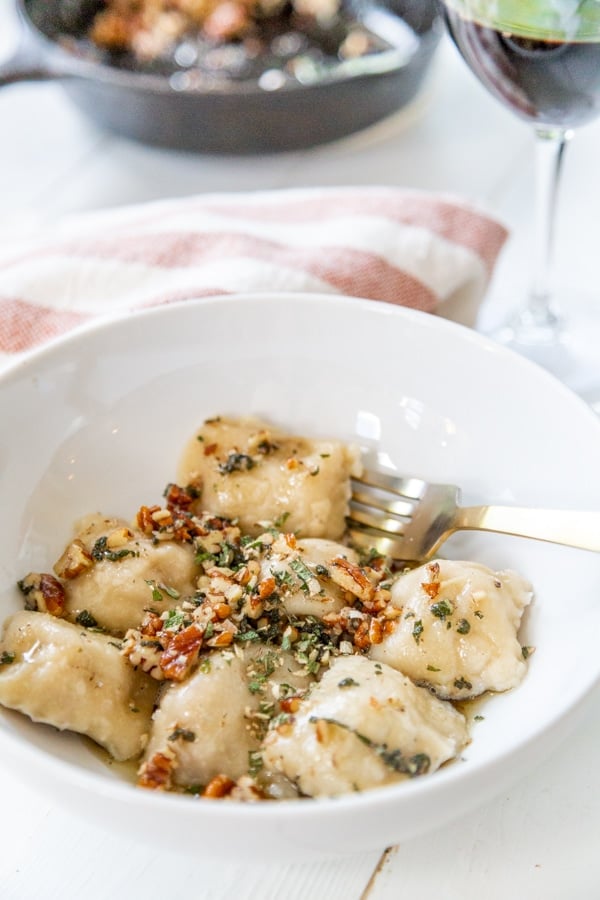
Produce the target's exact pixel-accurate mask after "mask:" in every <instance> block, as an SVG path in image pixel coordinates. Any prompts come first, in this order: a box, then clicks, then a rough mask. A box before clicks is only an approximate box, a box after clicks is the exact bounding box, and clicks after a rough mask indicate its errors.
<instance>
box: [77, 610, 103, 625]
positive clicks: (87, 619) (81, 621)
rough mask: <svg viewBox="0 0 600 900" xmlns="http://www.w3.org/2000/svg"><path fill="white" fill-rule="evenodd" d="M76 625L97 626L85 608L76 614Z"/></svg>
mask: <svg viewBox="0 0 600 900" xmlns="http://www.w3.org/2000/svg"><path fill="white" fill-rule="evenodd" d="M75 621H76V622H77V624H78V625H83V627H84V628H97V627H98V622H97V620H96V619H95V618H94V616H93V615H92V614H91V612H88V611H87V609H82V610H81V612H80V613H78V614H77V618H76V619H75Z"/></svg>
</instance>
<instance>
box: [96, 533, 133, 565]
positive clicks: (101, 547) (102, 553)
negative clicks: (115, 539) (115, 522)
mask: <svg viewBox="0 0 600 900" xmlns="http://www.w3.org/2000/svg"><path fill="white" fill-rule="evenodd" d="M107 542H108V538H107V537H106V535H104V536H103V537H100V538H98V540H97V541H96V543H95V544H94V546H93V547H92V559H95V560H96V562H101V561H102V560H103V559H108V560H110V562H118V560H120V559H124V558H125V557H126V556H139V555H140V554H139V552H138V551H137V550H130V549H129V548H128V547H122V548H121V550H111V549H110V548H109V547H108V546H107Z"/></svg>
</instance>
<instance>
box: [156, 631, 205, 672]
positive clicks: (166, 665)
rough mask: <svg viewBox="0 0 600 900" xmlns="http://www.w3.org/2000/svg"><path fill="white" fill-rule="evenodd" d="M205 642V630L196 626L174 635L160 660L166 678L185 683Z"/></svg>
mask: <svg viewBox="0 0 600 900" xmlns="http://www.w3.org/2000/svg"><path fill="white" fill-rule="evenodd" d="M203 640H204V628H201V627H200V626H199V625H196V624H192V625H188V626H187V628H184V629H183V630H182V631H179V632H177V634H174V635H173V637H172V638H171V639H170V641H169V643H168V645H167V647H166V649H165V651H164V653H163V654H162V656H161V658H160V667H161V669H162V671H163V674H164V676H165V678H168V679H169V680H171V681H183V679H184V678H185V677H186V676H187V675H188V673H189V672H190V670H191V669H192V668H193V666H195V664H196V662H197V660H198V654H199V653H200V648H201V647H202V641H203Z"/></svg>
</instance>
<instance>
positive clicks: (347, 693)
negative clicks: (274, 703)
mask: <svg viewBox="0 0 600 900" xmlns="http://www.w3.org/2000/svg"><path fill="white" fill-rule="evenodd" d="M467 739H468V738H467V726H466V721H465V718H464V716H463V715H462V714H461V713H459V712H457V711H456V710H455V709H454V707H453V706H451V705H450V704H449V703H444V702H443V701H441V700H438V699H437V698H435V697H433V696H432V695H431V693H430V692H429V691H428V690H426V689H425V688H421V687H417V686H416V685H414V684H413V683H412V682H411V681H410V679H409V678H406V677H405V676H404V675H401V674H400V673H399V672H397V671H395V670H394V669H392V668H390V667H389V666H386V665H382V664H381V663H376V662H373V661H371V660H369V659H366V658H365V657H362V656H349V657H338V658H337V659H335V660H334V661H333V662H332V664H331V666H330V667H329V669H328V670H327V671H326V672H325V673H324V675H323V677H322V679H321V681H320V682H319V683H318V684H317V685H316V686H315V687H314V688H313V689H312V691H311V692H310V694H309V696H308V697H307V699H305V700H303V701H302V702H301V704H300V708H299V710H298V712H297V713H296V714H295V716H294V718H293V720H292V721H291V722H290V723H286V724H283V725H281V726H279V727H278V728H276V729H275V730H273V731H271V732H270V733H269V734H268V735H267V737H266V739H265V742H264V754H263V756H264V760H265V764H266V765H267V766H269V767H271V768H272V769H274V770H275V771H279V772H282V773H283V774H285V775H286V776H287V777H288V778H289V779H290V780H291V781H293V782H295V783H296V784H297V785H298V787H299V788H300V790H301V791H302V793H303V794H306V795H309V796H311V797H320V796H335V795H338V794H344V793H348V792H352V791H357V790H366V789H368V788H374V787H379V786H382V785H385V784H391V783H393V782H396V781H401V780H404V779H406V778H410V777H412V776H415V775H421V774H424V773H425V772H432V771H435V769H437V768H438V767H439V766H440V765H441V764H442V763H443V762H445V761H446V760H448V759H451V758H452V757H454V756H456V754H457V753H458V752H459V751H460V750H461V748H462V747H464V745H465V744H466V742H467Z"/></svg>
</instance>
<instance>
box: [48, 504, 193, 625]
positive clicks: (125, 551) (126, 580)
mask: <svg viewBox="0 0 600 900" xmlns="http://www.w3.org/2000/svg"><path fill="white" fill-rule="evenodd" d="M80 529H81V530H80V531H79V532H78V534H77V536H76V539H75V540H76V541H79V542H81V544H83V546H84V547H85V549H86V550H87V551H88V552H89V553H90V554H92V553H93V558H92V562H91V564H90V565H89V566H87V567H84V568H83V569H82V570H81V571H80V572H78V573H77V574H75V575H73V576H71V577H67V578H66V579H65V581H64V589H65V610H64V615H65V616H66V618H68V619H70V620H71V621H76V620H77V618H78V617H79V616H81V615H82V614H84V612H85V613H87V615H88V616H91V617H92V618H93V620H95V621H96V623H97V624H98V625H99V626H101V627H102V628H106V629H108V630H109V631H111V632H113V633H114V634H121V635H122V634H124V633H125V632H126V631H127V629H128V628H133V627H135V626H136V625H138V624H139V623H140V622H141V621H142V619H143V617H144V613H145V612H146V610H148V609H150V610H153V611H155V612H159V613H160V612H162V611H163V609H165V608H166V607H167V606H168V603H169V602H171V601H170V600H169V596H171V597H173V596H179V595H182V596H185V595H188V594H193V593H194V590H195V587H196V578H197V576H198V573H199V569H198V567H197V565H196V564H195V562H194V551H193V548H192V547H191V546H188V545H186V544H182V543H177V542H175V541H172V540H169V541H162V542H161V541H156V540H153V539H152V538H151V537H147V536H146V535H144V534H143V533H142V532H140V531H139V530H138V529H134V528H131V527H130V526H129V525H128V524H127V523H126V522H125V521H123V520H121V519H111V518H107V517H104V516H100V515H93V516H89V517H88V518H87V519H85V520H84V521H83V522H81V523H80ZM111 537H112V543H111ZM99 542H100V543H99ZM71 546H72V545H71ZM94 548H99V549H96V551H95V552H94ZM68 550H69V548H67V551H65V552H68ZM94 557H96V558H94ZM57 571H58V574H61V573H62V571H63V570H62V569H61V568H60V567H58V566H57Z"/></svg>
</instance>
